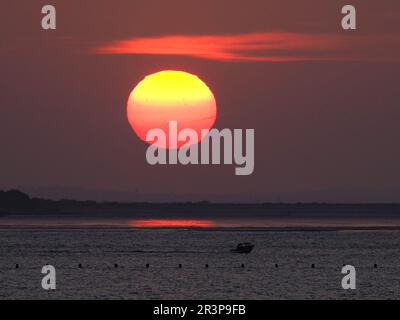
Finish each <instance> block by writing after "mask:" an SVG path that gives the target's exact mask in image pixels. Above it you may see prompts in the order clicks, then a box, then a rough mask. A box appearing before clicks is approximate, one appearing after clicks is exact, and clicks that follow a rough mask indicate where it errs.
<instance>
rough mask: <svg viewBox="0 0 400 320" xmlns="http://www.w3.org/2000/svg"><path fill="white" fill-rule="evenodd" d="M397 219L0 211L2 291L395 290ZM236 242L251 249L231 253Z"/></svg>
mask: <svg viewBox="0 0 400 320" xmlns="http://www.w3.org/2000/svg"><path fill="white" fill-rule="evenodd" d="M398 225H399V224H398V223H397V224H396V223H393V222H391V221H379V222H376V221H363V222H359V223H358V224H357V223H356V222H354V221H347V222H343V221H332V220H331V221H328V220H325V221H315V220H310V221H304V220H302V221H296V220H294V221H279V220H277V219H274V220H268V219H266V220H264V221H261V220H260V219H258V220H254V221H249V220H248V219H246V220H235V221H233V220H227V221H213V220H201V219H199V220H168V219H166V220H165V219H164V220H157V219H155V220H152V219H143V220H132V219H131V220H130V219H126V218H118V219H112V218H107V219H102V218H82V217H69V218H65V217H56V216H55V217H51V218H49V217H34V218H32V217H23V216H22V217H17V218H16V217H1V218H0V244H1V245H0V299H79V300H89V299H106V300H112V299H155V300H160V299H172V300H175V299H190V300H192V299H195V300H198V299H201V300H202V299H212V300H214V299H222V300H225V299H245V300H253V299H256V300H264V299H274V300H275V299H301V300H303V299H399V298H400V257H399V248H400V231H399V228H398ZM396 226H397V227H396ZM242 242H251V243H252V244H254V249H253V250H252V252H251V253H249V254H243V253H242V254H240V253H232V252H230V250H231V249H232V248H235V247H236V245H237V244H238V243H242ZM47 264H48V265H52V266H54V268H55V270H56V289H55V290H44V289H43V288H42V285H41V282H42V278H43V277H44V276H45V275H44V274H42V268H43V266H45V265H47ZM344 265H352V266H354V267H355V270H356V289H355V290H351V289H348V290H345V289H343V288H342V279H343V277H344V276H345V274H342V268H343V266H344Z"/></svg>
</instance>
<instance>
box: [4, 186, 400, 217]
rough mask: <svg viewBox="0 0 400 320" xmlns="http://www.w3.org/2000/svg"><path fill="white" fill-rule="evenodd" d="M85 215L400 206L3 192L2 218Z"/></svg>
mask: <svg viewBox="0 0 400 320" xmlns="http://www.w3.org/2000/svg"><path fill="white" fill-rule="evenodd" d="M22 214H23V215H82V216H91V215H96V216H99V215H100V216H107V215H118V216H134V217H138V218H141V217H149V216H151V217H152V218H154V217H168V218H176V217H182V216H185V217H188V216H191V217H193V216H196V217H202V218H208V217H212V218H215V217H221V218H227V217H229V218H235V217H238V218H239V217H252V218H257V217H260V218H262V217H275V216H276V217H280V218H283V217H287V218H304V217H307V218H312V217H319V218H332V217H335V218H341V217H346V218H357V217H365V218H368V217H371V218H372V217H379V218H394V217H397V218H400V204H398V203H392V204H390V203H388V204H385V203H383V204H382V203H376V204H370V203H369V204H333V203H256V204H247V203H246V204H241V203H211V202H207V201H202V202H185V203H146V202H140V203H139V202H138V203H118V202H96V201H76V200H58V201H55V200H48V199H40V198H30V197H29V196H28V195H27V194H25V193H23V192H21V191H18V190H10V191H0V215H3V216H4V215H22Z"/></svg>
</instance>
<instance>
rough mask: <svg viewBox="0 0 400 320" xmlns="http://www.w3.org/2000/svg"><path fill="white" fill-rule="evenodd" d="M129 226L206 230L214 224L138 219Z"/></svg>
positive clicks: (195, 221)
mask: <svg viewBox="0 0 400 320" xmlns="http://www.w3.org/2000/svg"><path fill="white" fill-rule="evenodd" d="M129 226H131V227H135V228H166V227H186V228H190V227H191V228H207V227H213V226H215V223H214V221H212V220H185V219H180V220H171V219H139V220H131V221H129Z"/></svg>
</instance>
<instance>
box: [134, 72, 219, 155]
mask: <svg viewBox="0 0 400 320" xmlns="http://www.w3.org/2000/svg"><path fill="white" fill-rule="evenodd" d="M216 112H217V106H216V102H215V98H214V95H213V93H212V92H211V90H210V89H209V88H208V87H207V85H206V84H205V83H204V82H203V81H202V80H200V79H199V78H198V77H197V76H195V75H193V74H190V73H187V72H183V71H172V70H166V71H160V72H157V73H153V74H150V75H148V76H147V77H145V78H144V79H143V80H142V81H140V82H139V84H138V85H137V86H136V87H135V88H134V89H133V91H132V92H131V94H130V96H129V99H128V105H127V116H128V121H129V123H130V125H131V127H132V129H133V130H134V131H135V133H136V134H137V135H138V136H139V137H140V139H142V140H143V141H146V134H147V132H148V131H149V130H151V129H162V130H163V131H164V132H165V134H166V138H167V146H169V139H168V129H169V126H168V125H169V121H176V122H177V125H178V132H179V131H180V130H183V129H192V130H194V131H196V132H197V136H198V139H197V142H199V141H200V140H201V139H202V138H203V137H204V133H203V135H202V133H201V129H210V128H211V127H212V126H213V125H214V122H215V118H216ZM146 142H147V141H146ZM148 143H150V144H152V143H154V144H155V145H156V146H157V141H155V142H148ZM184 143H185V142H184V141H178V145H177V147H178V148H179V147H180V146H181V145H183V144H184Z"/></svg>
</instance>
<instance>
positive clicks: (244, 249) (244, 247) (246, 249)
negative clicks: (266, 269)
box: [231, 242, 254, 253]
mask: <svg viewBox="0 0 400 320" xmlns="http://www.w3.org/2000/svg"><path fill="white" fill-rule="evenodd" d="M253 248H254V244H251V243H250V242H243V243H239V244H238V245H237V246H236V248H235V249H231V252H233V253H250V252H251V250H253Z"/></svg>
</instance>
